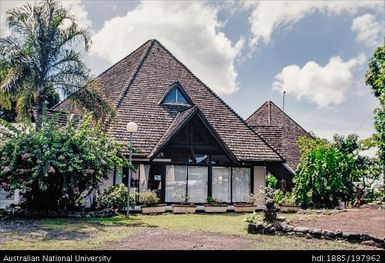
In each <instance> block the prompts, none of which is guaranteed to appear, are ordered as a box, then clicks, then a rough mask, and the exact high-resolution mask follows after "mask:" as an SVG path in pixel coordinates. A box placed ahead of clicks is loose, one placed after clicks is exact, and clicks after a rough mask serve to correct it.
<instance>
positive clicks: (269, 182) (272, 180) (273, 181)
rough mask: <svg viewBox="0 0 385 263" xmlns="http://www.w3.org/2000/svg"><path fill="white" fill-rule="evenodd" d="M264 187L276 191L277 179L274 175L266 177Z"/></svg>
mask: <svg viewBox="0 0 385 263" xmlns="http://www.w3.org/2000/svg"><path fill="white" fill-rule="evenodd" d="M266 186H267V187H269V188H272V189H276V188H277V187H278V179H277V178H276V177H275V176H274V175H271V174H269V175H268V176H266Z"/></svg>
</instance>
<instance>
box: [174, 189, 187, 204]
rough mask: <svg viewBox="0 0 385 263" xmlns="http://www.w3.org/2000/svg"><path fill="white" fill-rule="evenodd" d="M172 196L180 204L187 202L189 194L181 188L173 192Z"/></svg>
mask: <svg viewBox="0 0 385 263" xmlns="http://www.w3.org/2000/svg"><path fill="white" fill-rule="evenodd" d="M174 197H175V198H176V199H177V200H179V202H180V203H181V204H188V200H189V199H190V196H189V195H188V194H186V191H184V190H182V189H178V190H176V191H175V193H174Z"/></svg>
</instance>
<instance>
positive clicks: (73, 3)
mask: <svg viewBox="0 0 385 263" xmlns="http://www.w3.org/2000/svg"><path fill="white" fill-rule="evenodd" d="M36 2H37V1H35V0H18V1H14V0H12V1H10V0H0V37H4V36H8V35H9V34H10V31H9V28H8V27H7V26H6V23H5V20H6V12H7V11H8V10H9V9H11V8H15V7H21V6H23V5H25V4H27V3H30V4H34V3H36ZM61 3H62V5H63V6H64V7H65V8H68V9H70V10H71V13H72V14H73V15H74V16H75V17H76V19H77V22H78V23H79V25H81V26H82V27H87V28H91V27H92V23H91V20H89V18H88V13H87V11H86V10H85V5H84V1H82V0H66V1H61Z"/></svg>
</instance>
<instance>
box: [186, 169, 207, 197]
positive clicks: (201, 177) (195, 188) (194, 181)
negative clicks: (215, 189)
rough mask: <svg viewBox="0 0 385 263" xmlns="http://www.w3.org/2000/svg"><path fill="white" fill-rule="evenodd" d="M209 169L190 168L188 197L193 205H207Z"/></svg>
mask: <svg viewBox="0 0 385 263" xmlns="http://www.w3.org/2000/svg"><path fill="white" fill-rule="evenodd" d="M207 184H208V167H203V166H189V167H188V196H189V202H191V203H205V202H206V199H207V190H208V189H207V187H208V186H207Z"/></svg>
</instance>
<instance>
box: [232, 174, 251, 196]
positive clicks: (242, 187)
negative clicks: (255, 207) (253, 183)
mask: <svg viewBox="0 0 385 263" xmlns="http://www.w3.org/2000/svg"><path fill="white" fill-rule="evenodd" d="M250 172H251V170H250V168H241V167H234V168H233V179H232V189H233V195H232V196H233V202H235V203H236V202H247V199H248V196H249V194H250V177H251V174H250Z"/></svg>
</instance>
